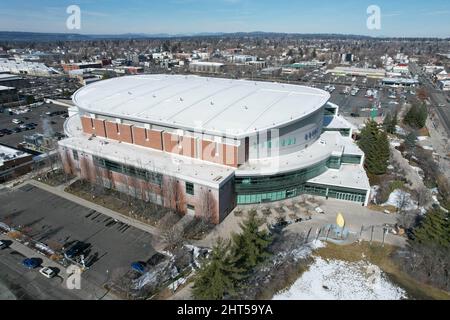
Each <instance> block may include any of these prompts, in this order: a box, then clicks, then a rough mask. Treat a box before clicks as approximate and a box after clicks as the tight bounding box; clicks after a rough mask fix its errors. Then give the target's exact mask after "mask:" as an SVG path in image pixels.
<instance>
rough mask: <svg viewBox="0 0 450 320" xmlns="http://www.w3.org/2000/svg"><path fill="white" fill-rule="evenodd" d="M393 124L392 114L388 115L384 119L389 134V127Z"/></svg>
mask: <svg viewBox="0 0 450 320" xmlns="http://www.w3.org/2000/svg"><path fill="white" fill-rule="evenodd" d="M391 122H392V117H391V114H390V113H388V114H387V115H386V117H384V121H383V128H384V129H385V130H386V131H387V132H389V127H390V126H391Z"/></svg>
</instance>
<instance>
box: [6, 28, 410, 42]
mask: <svg viewBox="0 0 450 320" xmlns="http://www.w3.org/2000/svg"><path fill="white" fill-rule="evenodd" d="M194 37H227V38H244V37H249V38H258V37H302V38H305V39H382V38H380V37H377V38H373V37H370V36H360V35H350V34H349V35H346V34H300V33H276V32H263V31H255V32H235V33H224V32H210V33H208V32H203V33H192V34H187V33H185V34H167V33H158V34H146V33H126V34H117V35H104V34H103V35H102V34H89V35H86V34H78V33H38V32H15V31H0V41H3V42H19V41H25V42H55V41H88V40H91V41H92V40H122V39H123V40H125V39H173V38H194ZM384 39H387V38H384ZM392 39H395V38H392ZM397 39H398V38H397ZM408 39H410V40H413V39H414V38H408Z"/></svg>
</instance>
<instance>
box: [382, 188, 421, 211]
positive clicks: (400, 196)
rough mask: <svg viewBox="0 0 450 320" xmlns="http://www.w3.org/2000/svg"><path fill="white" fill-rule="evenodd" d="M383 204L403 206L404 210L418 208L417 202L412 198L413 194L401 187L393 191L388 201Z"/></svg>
mask: <svg viewBox="0 0 450 320" xmlns="http://www.w3.org/2000/svg"><path fill="white" fill-rule="evenodd" d="M382 206H393V207H396V208H399V207H400V206H402V207H403V209H404V210H414V209H417V204H416V203H415V202H414V201H413V200H412V197H411V194H410V193H408V192H406V191H403V190H401V189H395V190H394V191H392V193H391V194H390V195H389V199H388V201H386V202H385V203H383V204H382Z"/></svg>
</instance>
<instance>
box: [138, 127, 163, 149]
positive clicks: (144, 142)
mask: <svg viewBox="0 0 450 320" xmlns="http://www.w3.org/2000/svg"><path fill="white" fill-rule="evenodd" d="M132 130H133V143H134V144H137V145H140V146H143V147H147V148H152V149H157V150H162V149H163V147H162V133H161V131H157V130H149V129H145V128H139V127H133V128H132ZM146 133H147V138H146V137H145V134H146Z"/></svg>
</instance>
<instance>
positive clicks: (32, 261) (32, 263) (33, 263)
mask: <svg viewBox="0 0 450 320" xmlns="http://www.w3.org/2000/svg"><path fill="white" fill-rule="evenodd" d="M22 264H23V265H24V266H25V267H27V268H28V269H36V268H37V267H39V261H38V260H37V259H36V258H26V259H25V260H23V261H22Z"/></svg>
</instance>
